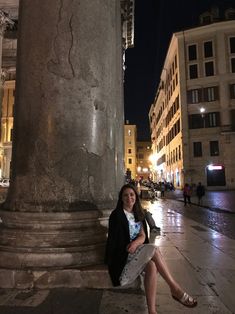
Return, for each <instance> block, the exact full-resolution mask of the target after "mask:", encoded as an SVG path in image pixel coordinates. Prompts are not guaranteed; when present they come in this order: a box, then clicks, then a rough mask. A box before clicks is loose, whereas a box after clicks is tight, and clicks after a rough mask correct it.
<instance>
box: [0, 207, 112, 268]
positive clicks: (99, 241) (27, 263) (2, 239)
mask: <svg viewBox="0 0 235 314" xmlns="http://www.w3.org/2000/svg"><path fill="white" fill-rule="evenodd" d="M0 217H1V219H2V224H1V225H0V268H3V269H9V270H10V269H12V270H18V271H23V270H25V271H29V270H31V271H32V270H33V271H43V270H49V269H53V270H55V269H65V268H66V269H67V268H77V269H79V268H81V267H85V266H91V265H97V264H102V263H103V261H104V251H105V243H106V233H107V217H104V215H103V214H101V212H100V211H98V210H97V211H96V210H95V211H94V210H92V211H81V212H63V213H61V212H54V213H31V212H30V213H29V212H13V211H0Z"/></svg>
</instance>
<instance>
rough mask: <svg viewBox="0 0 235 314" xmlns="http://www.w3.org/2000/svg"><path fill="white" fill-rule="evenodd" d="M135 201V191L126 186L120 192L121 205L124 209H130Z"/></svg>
mask: <svg viewBox="0 0 235 314" xmlns="http://www.w3.org/2000/svg"><path fill="white" fill-rule="evenodd" d="M135 201H136V196H135V192H134V191H133V190H132V189H131V188H127V189H125V190H124V191H123V192H122V202H123V207H124V209H126V210H130V211H131V210H132V208H133V206H134V204H135Z"/></svg>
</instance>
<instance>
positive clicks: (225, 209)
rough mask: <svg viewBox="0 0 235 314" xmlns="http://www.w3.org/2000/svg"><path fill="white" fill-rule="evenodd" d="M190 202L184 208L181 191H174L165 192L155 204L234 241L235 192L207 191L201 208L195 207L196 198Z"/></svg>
mask: <svg viewBox="0 0 235 314" xmlns="http://www.w3.org/2000/svg"><path fill="white" fill-rule="evenodd" d="M191 202H192V204H191V205H186V206H184V204H183V197H182V191H179V190H176V191H173V192H166V193H165V197H164V198H158V199H157V200H156V201H155V204H156V205H160V206H161V207H163V208H164V209H165V210H168V209H171V210H174V211H175V212H178V213H179V214H182V215H184V216H185V217H187V218H190V219H192V220H194V221H196V222H198V223H200V224H202V225H204V226H206V227H209V228H211V229H213V230H215V231H218V232H220V233H222V234H223V235H226V236H227V237H229V238H231V239H235V191H207V193H206V196H205V197H204V199H203V206H198V205H197V197H196V196H192V198H191ZM156 223H157V222H156Z"/></svg>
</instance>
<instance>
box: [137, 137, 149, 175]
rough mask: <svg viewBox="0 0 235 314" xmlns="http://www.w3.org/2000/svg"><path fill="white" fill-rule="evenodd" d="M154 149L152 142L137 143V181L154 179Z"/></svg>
mask: <svg viewBox="0 0 235 314" xmlns="http://www.w3.org/2000/svg"><path fill="white" fill-rule="evenodd" d="M151 157H152V149H151V142H150V141H137V179H138V180H139V179H143V180H147V179H152V158H151Z"/></svg>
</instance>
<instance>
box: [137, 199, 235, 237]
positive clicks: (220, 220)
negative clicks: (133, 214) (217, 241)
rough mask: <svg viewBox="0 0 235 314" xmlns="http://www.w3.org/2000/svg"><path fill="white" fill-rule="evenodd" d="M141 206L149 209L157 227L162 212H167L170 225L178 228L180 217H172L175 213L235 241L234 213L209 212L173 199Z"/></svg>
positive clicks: (159, 224) (159, 223)
mask: <svg viewBox="0 0 235 314" xmlns="http://www.w3.org/2000/svg"><path fill="white" fill-rule="evenodd" d="M143 206H144V207H145V208H149V210H150V212H151V213H152V214H153V218H154V219H155V222H156V225H157V226H158V227H162V225H161V223H162V211H167V212H168V213H167V217H168V219H169V220H171V224H174V225H175V226H180V225H181V219H180V215H174V213H175V212H177V213H179V214H181V215H184V216H185V217H187V218H190V219H192V220H194V221H196V222H198V223H200V224H202V225H204V226H206V227H209V228H211V229H213V230H215V231H218V232H220V233H222V234H223V235H226V236H227V237H229V238H231V239H235V214H234V213H229V212H223V211H211V210H209V209H207V208H203V207H199V206H196V205H187V206H184V205H183V203H182V202H180V201H176V200H173V199H158V200H156V201H155V202H153V203H151V202H143Z"/></svg>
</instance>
